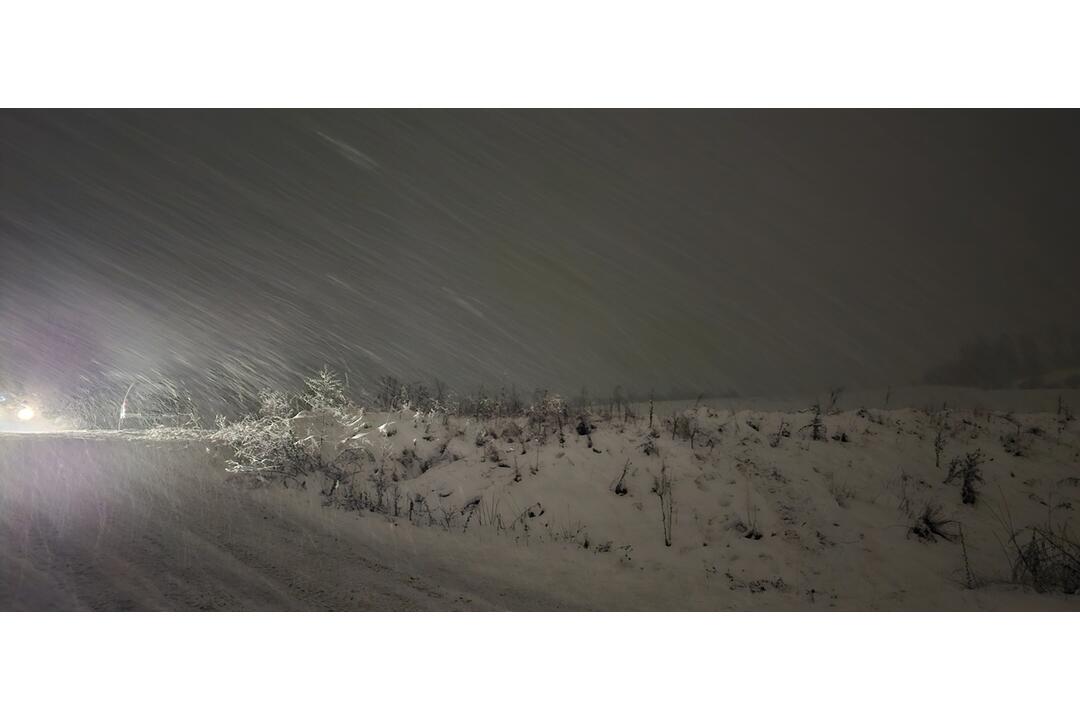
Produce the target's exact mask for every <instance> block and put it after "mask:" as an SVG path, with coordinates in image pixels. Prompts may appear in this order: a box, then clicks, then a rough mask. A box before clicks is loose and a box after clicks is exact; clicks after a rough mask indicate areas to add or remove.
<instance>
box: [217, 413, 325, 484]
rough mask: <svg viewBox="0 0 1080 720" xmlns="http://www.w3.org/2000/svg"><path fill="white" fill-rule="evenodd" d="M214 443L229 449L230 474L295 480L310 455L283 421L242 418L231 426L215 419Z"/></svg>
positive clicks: (304, 468) (288, 424)
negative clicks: (245, 473)
mask: <svg viewBox="0 0 1080 720" xmlns="http://www.w3.org/2000/svg"><path fill="white" fill-rule="evenodd" d="M213 439H215V440H217V441H219V442H223V443H225V444H226V445H228V446H229V447H230V448H231V449H232V451H233V458H232V459H230V460H228V461H227V462H226V469H227V470H228V471H229V472H254V473H258V472H268V473H280V474H283V475H287V476H295V475H298V474H300V473H302V472H304V471H305V470H306V469H307V468H309V467H310V466H311V464H312V462H313V460H314V458H313V451H312V449H311V448H310V447H308V445H307V444H306V443H303V442H301V441H299V440H298V439H297V437H296V435H295V434H294V433H293V430H292V426H291V424H290V423H289V420H288V419H287V418H284V417H250V416H249V417H245V418H243V419H242V420H238V421H237V422H234V423H226V422H225V421H224V418H218V430H217V432H216V433H214V435H213Z"/></svg>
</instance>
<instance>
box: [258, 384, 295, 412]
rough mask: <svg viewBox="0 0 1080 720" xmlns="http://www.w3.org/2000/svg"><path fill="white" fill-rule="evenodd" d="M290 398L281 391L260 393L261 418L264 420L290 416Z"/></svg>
mask: <svg viewBox="0 0 1080 720" xmlns="http://www.w3.org/2000/svg"><path fill="white" fill-rule="evenodd" d="M289 405H290V402H289V396H288V395H287V394H286V393H283V392H281V391H280V390H269V389H267V390H262V391H261V392H259V416H260V417H264V418H270V417H285V416H286V415H288V414H289V409H290V408H289Z"/></svg>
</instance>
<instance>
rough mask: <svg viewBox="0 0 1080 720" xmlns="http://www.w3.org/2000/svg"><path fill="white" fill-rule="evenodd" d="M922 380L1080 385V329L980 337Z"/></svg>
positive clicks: (1028, 385) (986, 385)
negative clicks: (992, 337)
mask: <svg viewBox="0 0 1080 720" xmlns="http://www.w3.org/2000/svg"><path fill="white" fill-rule="evenodd" d="M924 380H925V381H926V382H927V383H929V384H932V385H960V386H968V387H980V388H1008V387H1020V388H1041V387H1080V329H1074V330H1065V329H1061V328H1056V329H1052V330H1049V331H1042V332H1029V333H1021V334H1005V333H1003V334H1001V335H999V336H998V337H997V339H991V338H988V337H985V336H979V337H976V338H975V339H974V340H971V341H969V342H967V343H964V344H963V345H961V346H960V349H959V352H958V353H957V355H956V357H954V358H953V359H951V360H949V361H947V362H944V363H942V364H940V365H937V366H935V367H932V368H930V369H929V370H928V371H927V372H926V375H925V376H924Z"/></svg>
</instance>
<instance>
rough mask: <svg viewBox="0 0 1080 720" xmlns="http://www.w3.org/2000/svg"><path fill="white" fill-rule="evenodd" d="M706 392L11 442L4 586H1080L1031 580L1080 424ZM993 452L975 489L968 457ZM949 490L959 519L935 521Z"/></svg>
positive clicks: (1021, 589) (1069, 508)
mask: <svg viewBox="0 0 1080 720" xmlns="http://www.w3.org/2000/svg"><path fill="white" fill-rule="evenodd" d="M1043 400H1045V399H1044V398H1039V399H1038V402H1043ZM687 405H688V404H687V403H682V404H666V405H660V404H658V405H657V407H656V412H655V415H654V418H653V422H652V426H651V427H650V424H649V420H648V417H647V406H644V407H643V406H636V408H635V409H636V413H637V414H636V417H630V418H627V417H626V415H625V413H616V417H605V413H602V412H595V413H593V414H592V415H591V416H590V417H589V418H588V422H587V423H586V426H585V427H582V428H581V430H582V431H587V433H586V434H580V433H579V430H578V427H577V425H578V418H577V417H572V418H571V420H570V423H569V424H567V425H565V426H564V427H563V428H562V433H561V440H560V432H559V428H558V427H556V426H555V425H547V426H545V428H544V435H543V437H544V440H543V442H537V441H536V439H535V437H534V438H533V439H528V436H529V435H530V434H532V431H530V430H529V429H528V428H527V427H526V421H525V419H524V418H518V419H493V420H481V421H479V422H478V421H477V420H476V419H475V418H461V417H450V418H447V419H444V418H442V417H441V416H438V417H433V418H430V419H429V418H423V417H421V418H415V417H414V416H413V414H411V413H408V412H395V413H367V414H364V415H363V416H360V415H359V414H357V413H352V414H348V413H347V414H344V415H333V414H330V413H303V414H301V416H299V417H298V418H296V419H295V420H293V421H292V422H293V427H294V430H295V432H296V433H297V435H298V436H299V437H301V438H310V439H309V440H308V442H309V443H317V444H318V445H319V446H320V449H321V454H322V456H323V457H324V458H326V459H333V458H335V457H337V456H338V455H339V453H341V452H343V451H345V450H349V449H356V450H358V451H359V452H358V453H356V454H355V456H356V457H359V458H361V459H360V460H359V461H358V463H357V464H356V465H355V466H354V467H353V469H355V470H357V473H356V475H354V476H352V477H351V478H347V479H345V480H342V479H341V478H339V479H338V481H337V482H336V483H335V482H334V480H333V479H332V478H327V477H324V476H322V475H321V474H318V473H315V474H311V475H308V476H306V477H303V478H294V479H291V480H288V481H284V480H281V479H280V478H273V479H271V480H269V481H260V480H257V479H256V478H253V477H251V476H246V475H243V474H230V473H227V472H226V471H225V463H226V461H227V460H228V455H229V453H228V450H227V448H225V447H222V446H221V445H220V444H218V443H215V442H213V441H212V440H210V439H209V438H207V437H198V436H192V437H180V438H170V437H169V433H158V434H156V435H150V436H148V435H145V434H139V433H119V434H118V433H102V434H94V433H91V434H84V435H67V436H26V437H23V438H18V439H17V440H13V439H12V438H10V437H8V438H0V444H2V446H3V454H2V455H0V499H2V500H3V501H4V504H3V510H2V513H0V515H2V520H3V523H2V525H0V527H3V528H4V532H5V534H6V536H7V539H6V541H5V543H4V547H5V550H4V552H3V564H4V568H5V570H4V576H5V578H6V586H7V587H8V591H7V595H8V596H7V598H6V599H5V603H6V604H8V605H9V606H10V605H11V604H12V603H14V602H15V600H16V599H18V597H20V596H18V594H17V593H16V594H15V595H12V592H13V591H12V590H11V588H13V587H17V586H15V585H13V584H12V583H13V582H14V579H21V580H20V582H22V583H23V585H22V587H24V588H27V587H33V588H36V590H35V592H38V591H40V594H38V595H30V596H25V597H23V600H24V602H23V604H22V606H26V602H25V601H26V597H30V604H31V605H32V604H33V602H32V601H33V599H34V598H35V597H37V598H41V599H42V601H43V602H44V600H45V599H50V600H49V602H50V603H51V605H50V606H53V605H55V606H66V605H65V603H64V602H61V601H58V600H56V598H57V597H60V598H67V599H68V600H70V599H72V598H80V597H81V598H83V599H84V600H85V598H86V597H90V598H91V599H92V600H93V601H92V602H89V601H88V602H83V603H82V604H81V605H80V604H79V603H75V606H80V607H81V606H92V607H108V606H109V605H110V603H112V602H113V601H117V602H120V601H122V603H121V604H122V605H123V606H130V607H191V606H197V607H202V606H205V607H227V608H243V607H259V608H271V607H282V608H289V607H326V608H365V607H366V608H384V609H393V608H397V607H401V608H428V609H434V608H462V609H466V608H478V609H479V608H484V609H488V608H509V609H598V610H648V609H660V610H679V609H686V610H713V609H716V610H721V609H770V610H772V609H777V610H827V609H846V610H885V609H912V610H924V609H925V610H929V609H995V610H1006V609H1007V610H1026V609H1054V610H1074V609H1078V607H1080V605H1078V603H1080V597H1077V596H1076V595H1066V594H1065V593H1062V592H1043V593H1038V592H1035V590H1033V589H1031V588H1030V587H1027V586H1024V585H1021V584H1018V583H1014V582H1013V577H1012V567H1011V562H1012V559H1014V558H1015V552H1014V548H1013V547H1012V546H1011V545H1010V542H1009V536H1010V532H1011V531H1010V529H1009V528H1010V527H1011V528H1012V529H1020V528H1025V527H1028V526H1033V525H1034V526H1040V527H1043V526H1046V525H1048V524H1049V525H1051V526H1053V527H1055V528H1059V529H1060V528H1062V527H1064V526H1067V525H1075V523H1076V519H1077V518H1076V514H1077V512H1078V511H1080V421H1076V420H1071V421H1066V418H1065V417H1064V416H1062V415H1059V414H1058V413H1056V412H1053V411H1049V412H1040V413H1009V412H997V411H993V412H991V411H987V410H983V409H978V408H977V407H975V408H974V409H973V408H967V409H953V410H949V411H948V412H942V411H941V410H940V406H938V407H937V408H930V407H927V408H925V409H924V408H918V409H915V408H904V409H893V410H863V409H849V410H843V411H839V412H833V413H831V414H823V415H822V416H821V418H820V420H821V422H822V423H823V424H824V427H823V428H822V429H821V433H820V437H821V439H816V440H815V439H814V438H813V427H812V426H811V424H812V420H813V413H812V412H810V411H808V410H800V411H784V410H779V409H749V410H747V409H742V410H733V409H729V408H717V407H715V406H714V405H715V404H713V403H705V404H702V405H700V406H698V407H696V408H693V407H692V408H690V409H689V411H688V410H687V409H686V406H687ZM690 405H692V403H691V404H690ZM676 417H677V418H678V419H677V420H674V422H676V423H677V424H678V427H674V428H673V426H672V424H673V418H676ZM782 426H783V428H784V430H783V431H782V430H781V427H782ZM380 428H383V430H382V431H380ZM939 430H940V432H939ZM690 431H693V446H691V441H690V439H689V438H688V437H687V436H688V434H689V433H690ZM935 445H937V446H938V447H939V448H940V452H936V451H935ZM976 451H977V452H979V453H980V454H981V458H982V460H981V462H978V463H977V466H978V470H979V471H980V473H981V476H982V481H981V482H976V483H975V486H974V489H975V491H976V493H977V495H976V498H975V503H974V504H964V503H963V502H962V501H961V499H962V498H961V495H962V493H961V484H962V483H961V481H959V480H953V481H950V482H947V477H948V468H949V465H950V462H951V461H952V459H953V458H964V457H967V456H968V454H969V453H975V452H976ZM376 469H380V472H381V477H382V479H383V480H382V481H381V482H379V483H377V482H375V481H374V480H373V478H374V477H376V475H375V470H376ZM668 488H669V489H668ZM380 493H381V497H380ZM373 504H377V505H380V506H381V507H382V508H383V511H381V512H375V511H371V510H369V509H360V510H357V509H356V507H357V505H363V506H370V505H373ZM926 508H933V509H935V511H934V514H935V516H936V517H937V518H938V519H939V520H942V521H944V522H943V524H942V525H940V526H939V528H938V529H940V530H942V531H943V534H944V535H948V536H949V537H948V538H946V537H941V536H936V535H933V534H929V536H928V537H922V536H920V533H919V532H916V529H918V530H920V531H921V532H922V534H923V535H926V534H927V533H926V526H925V525H922V524H920V522H919V517H920V516H921V515H922V513H923V511H924V509H926ZM665 518H669V519H670V522H669V530H668V531H665ZM961 531H962V540H961ZM1073 537H1074V539H1075V537H1076V536H1075V535H1074V536H1073ZM1021 539H1022V538H1021ZM668 541H669V542H670V544H669V542H668ZM76 547H77V548H78V549H76ZM95 548H101V549H102V550H101V555H100V557H99V556H98V555H95V554H94V553H95V552H96V549H95ZM140 548H141V550H139V549H140ZM965 558H966V559H965ZM73 566H74V567H75V570H79V567H81V566H85V567H82V570H79V571H78V572H75V571H73V570H72V568H73ZM373 568H374V569H373ZM57 574H59V575H60V576H62V577H59V579H57ZM113 574H116V577H115V578H114V577H113ZM50 577H52V579H49V578H50ZM81 583H89V584H90V585H91V586H94V587H95V588H96V589H92V590H88V589H87V588H82V587H80V584H81ZM102 583H106V584H109V583H111V585H110V587H111V589H108V588H106V589H102V588H101V587H99V586H100V585H101V584H102ZM363 588H367V589H366V590H365V589H363ZM371 588H375V589H374V590H372V589H371ZM357 592H360V593H361V595H360V596H357V595H356V593H357ZM58 593H59V594H58ZM87 593H89V594H88V595H87ZM350 593H351V594H350ZM364 593H366V594H364ZM358 597H359V599H358Z"/></svg>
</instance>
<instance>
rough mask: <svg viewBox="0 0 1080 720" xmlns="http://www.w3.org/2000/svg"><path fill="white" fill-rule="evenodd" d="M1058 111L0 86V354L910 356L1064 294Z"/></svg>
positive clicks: (269, 376)
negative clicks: (15, 99)
mask: <svg viewBox="0 0 1080 720" xmlns="http://www.w3.org/2000/svg"><path fill="white" fill-rule="evenodd" d="M1077 117H1078V116H1077V115H1076V114H1073V113H1040V112H942V111H933V112H794V111H777V112H726V111H725V112H719V111H716V112H714V111H685V112H672V111H606V112H585V111H573V112H547V111H544V112H522V111H518V112H494V111H477V112H433V111H397V112H375V111H355V112H343V111H339V112H332V111H330V112H327V111H319V112H314V111H297V112H267V111H249V112H221V111H216V112H194V111H155V112H71V111H52V112H4V113H0V372H4V371H6V372H7V373H8V374H9V375H12V376H15V375H17V376H19V377H23V378H26V379H27V381H28V382H33V383H37V384H39V385H42V384H45V385H47V384H50V383H51V384H54V385H59V384H64V383H70V382H71V379H72V378H74V377H77V376H78V375H79V374H80V373H82V372H84V371H86V370H87V369H88V368H94V369H97V370H101V369H103V368H105V369H114V370H122V371H124V372H148V371H150V370H152V369H154V368H170V372H172V371H175V372H180V373H186V374H188V376H189V377H195V378H197V377H201V376H202V374H203V373H204V370H205V369H206V368H208V367H222V366H229V367H233V368H236V369H237V371H238V372H243V373H249V374H250V375H251V377H253V378H257V379H259V380H260V381H261V380H263V379H265V380H266V381H267V382H273V381H277V380H283V379H288V378H289V377H290V376H291V373H293V372H303V371H305V370H308V369H311V368H313V367H316V366H319V365H321V364H323V363H328V364H330V365H333V366H336V367H338V368H341V369H347V370H348V371H349V373H350V378H351V382H352V383H353V384H360V385H364V384H370V383H371V382H372V381H373V380H374V379H375V378H376V377H377V376H379V375H382V374H384V373H390V374H394V375H396V376H398V377H400V378H401V379H403V380H411V379H425V380H430V379H432V378H435V377H438V378H441V379H442V380H443V381H445V382H447V383H449V384H450V385H451V386H455V387H458V388H461V389H466V390H468V389H474V388H475V387H476V386H477V385H479V384H480V383H484V384H486V385H487V386H489V387H490V386H497V385H500V384H507V385H509V384H516V385H517V386H518V387H519V388H522V389H526V390H531V389H532V388H534V387H541V386H542V387H547V388H550V389H553V390H559V391H563V392H567V393H576V392H577V391H578V389H579V388H581V387H582V386H583V385H584V386H588V387H589V388H592V389H594V392H595V393H597V394H600V393H606V392H608V391H610V389H611V388H612V387H613V386H615V385H616V384H620V385H622V386H623V387H624V388H629V389H632V390H636V391H638V392H648V391H649V389H651V388H654V389H656V391H657V392H658V393H659V394H669V393H674V394H676V395H684V396H685V395H690V396H693V395H696V394H697V393H698V392H706V393H715V392H720V391H725V390H728V389H733V390H737V391H738V392H740V393H742V394H780V393H787V392H793V391H807V390H809V391H816V390H819V389H821V388H823V387H825V386H828V385H832V384H845V385H847V386H848V387H858V386H864V387H866V386H884V385H887V384H904V383H910V382H915V381H918V379H919V378H920V377H921V376H922V373H923V372H924V371H925V370H926V368H927V367H928V366H930V365H932V364H933V363H936V362H938V361H941V360H942V359H944V358H947V357H949V356H950V355H952V354H953V353H954V352H955V351H956V349H957V346H958V345H959V344H960V343H962V342H965V341H968V340H970V339H971V338H972V337H973V336H975V335H977V334H988V335H991V336H996V335H997V334H999V333H1002V332H1018V331H1023V330H1026V329H1029V328H1032V327H1036V326H1040V327H1041V326H1046V325H1051V324H1067V323H1070V322H1073V317H1074V315H1075V313H1076V309H1077V307H1078V306H1080V303H1078V301H1080V282H1077V279H1076V270H1077V268H1080V243H1078V242H1077V238H1076V230H1075V229H1076V227H1077V220H1078V213H1080V202H1078V201H1077V189H1078V188H1080V182H1078V181H1080V133H1078V132H1077V130H1078V129H1080V128H1078V124H1077Z"/></svg>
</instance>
